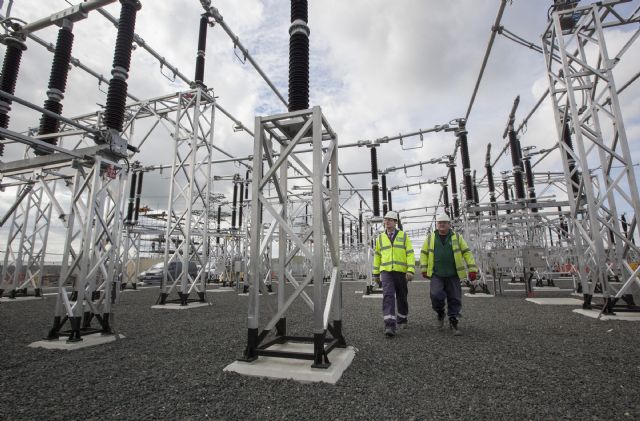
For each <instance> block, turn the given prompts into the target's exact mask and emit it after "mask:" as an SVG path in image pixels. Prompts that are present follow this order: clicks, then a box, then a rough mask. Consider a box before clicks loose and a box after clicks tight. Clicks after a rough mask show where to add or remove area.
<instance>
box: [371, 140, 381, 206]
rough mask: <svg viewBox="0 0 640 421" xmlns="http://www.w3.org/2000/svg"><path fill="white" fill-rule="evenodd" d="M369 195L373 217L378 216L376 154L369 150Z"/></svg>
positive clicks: (373, 150)
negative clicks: (370, 196) (371, 199)
mask: <svg viewBox="0 0 640 421" xmlns="http://www.w3.org/2000/svg"><path fill="white" fill-rule="evenodd" d="M371 195H372V197H373V216H380V191H379V187H378V152H377V150H376V148H375V147H374V148H371Z"/></svg>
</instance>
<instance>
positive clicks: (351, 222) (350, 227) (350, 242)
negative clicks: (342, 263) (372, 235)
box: [349, 219, 353, 246]
mask: <svg viewBox="0 0 640 421" xmlns="http://www.w3.org/2000/svg"><path fill="white" fill-rule="evenodd" d="M349 245H351V246H353V219H352V220H350V221H349Z"/></svg>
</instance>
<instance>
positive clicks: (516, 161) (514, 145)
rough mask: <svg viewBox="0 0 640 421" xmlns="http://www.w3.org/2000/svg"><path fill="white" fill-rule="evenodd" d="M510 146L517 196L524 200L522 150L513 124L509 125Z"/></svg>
mask: <svg viewBox="0 0 640 421" xmlns="http://www.w3.org/2000/svg"><path fill="white" fill-rule="evenodd" d="M509 148H510V149H511V163H512V164H513V179H514V183H515V186H516V198H517V199H518V200H522V199H524V198H525V194H524V180H523V179H522V151H521V150H520V142H518V137H517V136H516V131H515V130H514V129H513V126H509Z"/></svg>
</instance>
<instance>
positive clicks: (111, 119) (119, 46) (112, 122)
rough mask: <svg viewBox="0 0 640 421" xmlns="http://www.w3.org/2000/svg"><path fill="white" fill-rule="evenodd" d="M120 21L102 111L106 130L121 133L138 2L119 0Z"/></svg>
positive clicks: (136, 0)
mask: <svg viewBox="0 0 640 421" xmlns="http://www.w3.org/2000/svg"><path fill="white" fill-rule="evenodd" d="M120 4H121V5H122V7H121V8H120V19H119V20H118V35H117V37H116V49H115V53H114V55H113V68H112V70H111V76H112V78H111V81H109V90H108V92H107V104H106V106H105V111H104V124H105V126H106V127H107V128H109V129H112V130H115V131H117V132H118V133H120V132H122V127H123V125H124V111H125V102H126V99H127V78H128V77H129V67H130V64H131V50H132V43H133V36H134V31H135V27H136V13H137V12H138V10H140V7H141V5H140V2H139V1H138V0H120Z"/></svg>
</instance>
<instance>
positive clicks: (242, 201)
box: [238, 181, 244, 229]
mask: <svg viewBox="0 0 640 421" xmlns="http://www.w3.org/2000/svg"><path fill="white" fill-rule="evenodd" d="M238 184H240V194H239V197H240V205H239V206H238V229H242V206H243V205H244V182H243V181H241V182H239V183H238Z"/></svg>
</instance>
